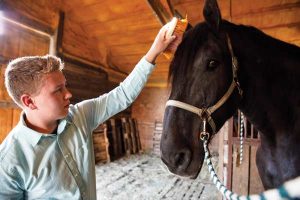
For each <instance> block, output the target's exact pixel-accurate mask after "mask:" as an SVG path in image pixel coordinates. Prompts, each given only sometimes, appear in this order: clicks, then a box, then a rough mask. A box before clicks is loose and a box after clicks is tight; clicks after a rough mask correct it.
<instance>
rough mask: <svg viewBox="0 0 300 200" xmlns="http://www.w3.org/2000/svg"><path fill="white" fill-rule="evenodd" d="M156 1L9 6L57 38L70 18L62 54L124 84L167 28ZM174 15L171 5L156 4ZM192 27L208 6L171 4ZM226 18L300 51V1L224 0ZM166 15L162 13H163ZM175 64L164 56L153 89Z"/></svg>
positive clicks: (185, 0) (44, 1)
mask: <svg viewBox="0 0 300 200" xmlns="http://www.w3.org/2000/svg"><path fill="white" fill-rule="evenodd" d="M149 1H150V0H130V1H129V0H109V1H104V0H39V1H35V0H3V1H2V2H1V7H2V9H1V10H5V12H6V14H7V15H8V17H9V18H12V19H13V20H16V21H19V22H21V23H25V24H26V23H28V21H34V22H35V23H32V22H31V23H29V24H31V25H34V26H35V28H37V29H42V30H44V31H46V32H50V33H54V31H55V30H56V29H57V27H58V24H59V16H60V15H59V11H60V10H61V11H63V12H64V23H63V25H64V29H63V38H62V46H61V48H62V51H63V52H64V53H65V54H66V55H69V56H72V57H74V58H77V59H81V60H83V61H86V62H87V63H90V64H91V65H93V66H95V67H99V68H101V69H104V70H105V71H107V72H108V74H109V77H110V80H112V81H115V82H120V81H122V79H124V78H125V76H126V75H127V74H128V73H130V71H131V70H132V69H133V67H134V66H135V64H136V63H137V62H138V61H139V59H140V58H141V57H142V56H143V55H144V54H145V53H146V51H147V50H148V49H149V47H150V46H151V44H152V41H153V39H154V38H155V36H156V34H157V32H158V30H159V29H160V27H161V23H160V21H159V20H158V19H159V17H157V15H156V13H155V12H154V11H153V9H152V7H151V6H150V4H149ZM150 2H154V3H155V4H161V5H163V6H164V8H165V11H166V12H167V13H169V15H171V14H170V13H171V11H170V9H169V7H168V3H167V0H152V1H150ZM169 2H171V4H172V6H173V8H174V9H176V10H178V12H179V13H181V14H182V15H185V14H187V15H188V19H189V21H190V23H191V24H192V25H195V24H196V23H197V22H199V21H202V20H203V17H202V8H203V4H204V0H170V1H169ZM219 6H220V9H221V12H222V16H223V18H225V19H227V20H229V21H232V22H234V23H237V24H246V25H252V26H255V27H257V28H259V29H261V30H263V31H264V32H265V33H267V34H269V35H271V36H273V37H275V38H279V39H281V40H284V41H287V42H290V43H294V44H296V45H298V46H300V0H243V1H241V0H219ZM160 9H161V8H160ZM168 68H169V61H168V60H167V59H166V58H164V57H163V56H160V57H159V58H158V60H157V68H156V70H155V71H154V72H153V74H152V75H151V77H150V79H149V82H148V86H150V87H166V85H167V76H168Z"/></svg>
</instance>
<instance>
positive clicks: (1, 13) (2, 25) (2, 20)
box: [0, 11, 4, 35]
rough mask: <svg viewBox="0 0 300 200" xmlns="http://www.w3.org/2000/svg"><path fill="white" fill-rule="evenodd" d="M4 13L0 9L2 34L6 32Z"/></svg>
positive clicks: (0, 31) (0, 32)
mask: <svg viewBox="0 0 300 200" xmlns="http://www.w3.org/2000/svg"><path fill="white" fill-rule="evenodd" d="M3 17H4V15H3V12H2V11H0V35H2V34H4V19H3Z"/></svg>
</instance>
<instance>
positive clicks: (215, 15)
mask: <svg viewBox="0 0 300 200" xmlns="http://www.w3.org/2000/svg"><path fill="white" fill-rule="evenodd" d="M203 16H204V19H205V21H206V23H207V24H208V25H209V26H210V27H211V28H212V29H213V31H214V32H215V33H218V32H219V26H220V23H221V20H222V17H221V12H220V9H219V6H218V2H217V0H205V4H204V8H203Z"/></svg>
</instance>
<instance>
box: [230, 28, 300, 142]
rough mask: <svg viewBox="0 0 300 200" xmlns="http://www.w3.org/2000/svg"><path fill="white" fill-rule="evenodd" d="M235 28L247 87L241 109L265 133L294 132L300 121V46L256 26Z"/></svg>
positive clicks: (233, 34)
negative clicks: (259, 29) (272, 35)
mask: <svg viewBox="0 0 300 200" xmlns="http://www.w3.org/2000/svg"><path fill="white" fill-rule="evenodd" d="M234 28H235V29H236V30H235V31H232V29H231V31H230V32H231V33H230V35H231V37H232V38H231V39H232V43H233V49H234V52H235V54H236V56H237V58H238V61H239V67H240V70H239V75H238V76H239V79H240V82H241V87H242V89H243V90H244V96H243V100H242V102H241V105H240V109H241V110H242V111H243V112H244V113H245V114H246V116H247V117H248V119H249V120H250V121H251V122H252V123H253V124H254V125H255V126H256V128H257V129H258V130H259V131H260V132H261V133H262V134H265V136H274V134H278V133H284V134H286V133H292V134H294V133H295V126H296V124H297V123H298V124H300V117H299V115H300V108H299V104H300V87H299V85H300V84H299V82H300V48H297V47H295V46H292V45H289V44H286V43H283V42H281V41H278V40H275V39H273V38H271V37H268V36H264V35H263V34H262V33H258V32H257V31H254V29H253V28H247V27H243V29H242V30H240V28H241V27H240V26H236V27H233V29H234ZM247 29H248V30H247ZM296 134H300V132H299V131H298V132H297V131H296Z"/></svg>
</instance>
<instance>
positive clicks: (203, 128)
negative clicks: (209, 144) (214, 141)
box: [199, 118, 210, 141]
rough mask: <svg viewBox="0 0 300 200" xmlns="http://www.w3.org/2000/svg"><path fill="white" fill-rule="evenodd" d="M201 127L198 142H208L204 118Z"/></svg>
mask: <svg viewBox="0 0 300 200" xmlns="http://www.w3.org/2000/svg"><path fill="white" fill-rule="evenodd" d="M202 123H203V125H202V131H201V133H200V137H199V138H200V140H202V141H204V140H208V139H209V137H210V135H209V132H207V131H206V118H204V119H203V121H202Z"/></svg>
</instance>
